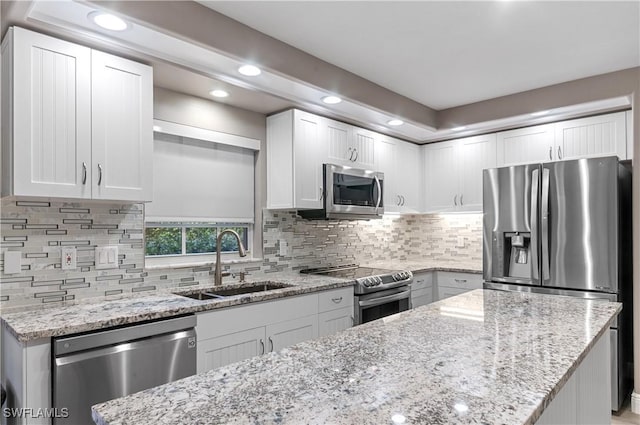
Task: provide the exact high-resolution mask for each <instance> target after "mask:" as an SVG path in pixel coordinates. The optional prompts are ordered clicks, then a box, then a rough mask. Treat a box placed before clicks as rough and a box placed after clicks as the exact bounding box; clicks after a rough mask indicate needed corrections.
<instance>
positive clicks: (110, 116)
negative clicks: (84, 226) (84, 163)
mask: <svg viewBox="0 0 640 425" xmlns="http://www.w3.org/2000/svg"><path fill="white" fill-rule="evenodd" d="M91 60H92V91H91V93H92V101H91V104H92V124H93V128H92V136H93V137H92V140H93V144H92V148H93V149H92V157H93V161H92V162H93V166H92V175H93V198H94V199H116V200H124V201H151V197H152V190H153V181H152V178H153V161H151V158H152V156H153V75H152V69H151V67H149V66H147V65H143V64H141V63H138V62H133V61H130V60H127V59H123V58H119V57H117V56H113V55H109V54H106V53H102V52H97V51H95V50H94V51H92V52H91Z"/></svg>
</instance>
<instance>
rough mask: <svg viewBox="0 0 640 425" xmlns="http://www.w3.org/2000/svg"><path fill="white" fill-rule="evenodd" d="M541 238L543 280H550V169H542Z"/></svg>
mask: <svg viewBox="0 0 640 425" xmlns="http://www.w3.org/2000/svg"><path fill="white" fill-rule="evenodd" d="M541 203H542V205H541V207H542V208H541V211H540V216H541V217H540V228H541V232H540V238H541V239H542V243H541V244H542V281H543V284H544V282H545V281H547V280H549V169H548V168H543V169H542V199H541Z"/></svg>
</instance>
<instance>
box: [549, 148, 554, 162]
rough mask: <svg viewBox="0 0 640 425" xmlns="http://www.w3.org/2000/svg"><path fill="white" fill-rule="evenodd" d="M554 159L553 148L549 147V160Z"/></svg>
mask: <svg viewBox="0 0 640 425" xmlns="http://www.w3.org/2000/svg"><path fill="white" fill-rule="evenodd" d="M552 159H553V146H549V160H552Z"/></svg>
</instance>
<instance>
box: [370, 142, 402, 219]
mask: <svg viewBox="0 0 640 425" xmlns="http://www.w3.org/2000/svg"><path fill="white" fill-rule="evenodd" d="M397 144H398V142H396V140H394V139H392V138H390V137H386V136H382V137H380V138H379V139H378V140H376V162H377V165H376V170H377V171H381V172H382V173H383V174H384V178H383V181H382V184H383V188H382V193H383V194H384V199H383V202H384V211H385V212H399V211H400V204H401V198H400V194H399V192H398V190H399V189H400V187H401V186H402V184H401V181H400V178H401V177H400V173H399V170H398V168H397V153H398V147H397Z"/></svg>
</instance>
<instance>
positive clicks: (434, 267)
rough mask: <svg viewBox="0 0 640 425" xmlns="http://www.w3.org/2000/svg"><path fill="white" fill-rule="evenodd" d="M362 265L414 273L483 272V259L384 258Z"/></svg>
mask: <svg viewBox="0 0 640 425" xmlns="http://www.w3.org/2000/svg"><path fill="white" fill-rule="evenodd" d="M361 266H366V267H374V268H380V269H389V270H409V271H411V272H413V273H425V272H431V271H445V272H459V273H475V274H478V273H480V274H481V273H482V261H471V260H466V261H459V260H434V259H421V258H415V259H406V260H382V261H372V262H370V263H366V264H361Z"/></svg>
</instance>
